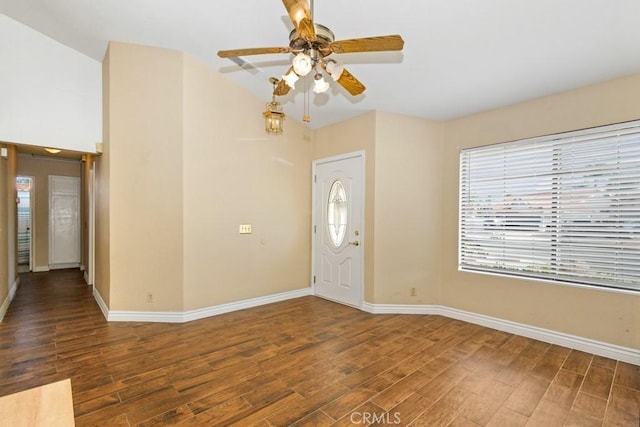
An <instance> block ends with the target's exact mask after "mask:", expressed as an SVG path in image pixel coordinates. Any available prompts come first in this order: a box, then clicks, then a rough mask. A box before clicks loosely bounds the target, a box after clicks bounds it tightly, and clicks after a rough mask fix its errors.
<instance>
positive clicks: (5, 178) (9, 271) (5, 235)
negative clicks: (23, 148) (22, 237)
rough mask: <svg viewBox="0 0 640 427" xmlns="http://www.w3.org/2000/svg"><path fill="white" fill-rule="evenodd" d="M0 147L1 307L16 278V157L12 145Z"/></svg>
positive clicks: (14, 148)
mask: <svg viewBox="0 0 640 427" xmlns="http://www.w3.org/2000/svg"><path fill="white" fill-rule="evenodd" d="M0 147H3V148H6V149H7V157H0V306H3V304H4V303H5V302H7V298H8V296H9V290H10V289H11V286H13V285H14V284H15V283H16V279H17V278H18V276H17V265H16V264H17V259H16V248H17V235H16V226H17V223H16V221H17V204H16V197H17V193H16V186H15V182H16V171H17V157H18V155H17V152H16V147H15V146H14V145H11V144H2V143H0ZM5 308H6V307H5ZM1 315H2V313H0V316H1Z"/></svg>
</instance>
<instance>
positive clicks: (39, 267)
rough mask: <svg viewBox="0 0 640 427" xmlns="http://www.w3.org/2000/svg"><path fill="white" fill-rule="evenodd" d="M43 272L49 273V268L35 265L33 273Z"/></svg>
mask: <svg viewBox="0 0 640 427" xmlns="http://www.w3.org/2000/svg"><path fill="white" fill-rule="evenodd" d="M43 271H49V266H48V265H36V266H35V267H33V272H34V273H42V272H43Z"/></svg>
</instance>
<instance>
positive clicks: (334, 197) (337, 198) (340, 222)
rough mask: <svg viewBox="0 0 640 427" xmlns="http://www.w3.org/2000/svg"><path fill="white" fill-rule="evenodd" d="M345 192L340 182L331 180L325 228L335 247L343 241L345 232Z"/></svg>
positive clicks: (346, 216)
mask: <svg viewBox="0 0 640 427" xmlns="http://www.w3.org/2000/svg"><path fill="white" fill-rule="evenodd" d="M347 218H348V211H347V193H346V191H344V186H343V185H342V182H341V181H340V180H339V179H338V180H335V181H333V184H331V189H330V190H329V198H328V200H327V228H328V231H329V237H330V239H331V243H333V246H335V247H336V248H337V247H339V246H340V245H341V244H342V242H343V241H344V236H345V234H346V232H347Z"/></svg>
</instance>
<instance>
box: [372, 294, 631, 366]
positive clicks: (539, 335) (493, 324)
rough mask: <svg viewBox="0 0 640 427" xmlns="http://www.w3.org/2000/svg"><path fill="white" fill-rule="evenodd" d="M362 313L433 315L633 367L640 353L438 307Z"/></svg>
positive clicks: (383, 307)
mask: <svg viewBox="0 0 640 427" xmlns="http://www.w3.org/2000/svg"><path fill="white" fill-rule="evenodd" d="M362 309H363V310H364V311H366V312H369V313H374V314H432V315H440V316H445V317H449V318H452V319H457V320H462V321H465V322H469V323H473V324H476V325H481V326H485V327H488V328H492V329H497V330H499V331H503V332H509V333H512V334H516V335H521V336H524V337H528V338H533V339H536V340H539V341H544V342H547V343H550V344H557V345H560V346H563V347H568V348H572V349H575V350H580V351H584V352H587V353H592V354H596V355H598V356H603V357H608V358H610V359H615V360H620V361H622V362H627V363H631V364H633V365H640V350H638V349H635V348H629V347H622V346H618V345H615V344H609V343H605V342H601V341H596V340H592V339H588V338H583V337H579V336H576V335H570V334H565V333H563V332H557V331H552V330H550V329H544V328H538V327H536V326H529V325H525V324H522V323H517V322H512V321H509V320H503V319H498V318H496V317H490V316H485V315H482V314H476V313H471V312H468V311H463V310H458V309H455V308H450V307H445V306H441V305H404V304H371V303H368V302H365V303H364V304H363V306H362Z"/></svg>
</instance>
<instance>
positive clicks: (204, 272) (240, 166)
mask: <svg viewBox="0 0 640 427" xmlns="http://www.w3.org/2000/svg"><path fill="white" fill-rule="evenodd" d="M268 84H269V83H268V81H267V79H266V78H265V85H268ZM265 101H266V100H261V99H257V98H256V97H254V96H252V95H250V94H249V93H247V92H246V91H244V90H242V89H241V88H239V87H238V86H236V85H235V84H234V83H232V82H230V81H228V80H226V79H225V78H224V77H223V76H222V75H220V74H219V73H217V72H215V71H213V70H211V69H210V68H208V67H207V66H205V65H204V64H202V63H200V62H198V61H196V60H195V59H193V58H191V57H189V56H187V55H185V57H184V110H183V113H184V114H183V123H184V144H183V147H182V159H183V164H182V169H183V195H184V200H183V204H182V207H183V215H184V244H183V247H184V308H185V310H192V309H196V308H201V307H207V306H213V305H216V304H221V303H227V302H233V301H240V300H244V299H248V298H253V297H259V296H265V295H270V294H275V293H280V292H285V291H291V290H295V289H300V288H305V287H308V286H309V285H310V275H311V270H310V259H309V256H308V254H309V253H310V227H311V226H310V209H311V191H310V188H311V155H312V144H311V141H310V138H309V137H307V138H305V135H307V134H308V133H310V132H309V131H307V130H306V129H305V128H304V127H302V126H301V125H300V124H298V123H297V122H296V121H295V120H291V119H288V120H286V122H285V133H284V134H283V135H280V136H270V135H267V134H266V133H265V131H264V121H263V119H262V117H261V113H262V111H263V110H264V105H265ZM239 224H252V231H253V232H252V234H248V235H240V234H239V233H238V226H239Z"/></svg>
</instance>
